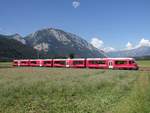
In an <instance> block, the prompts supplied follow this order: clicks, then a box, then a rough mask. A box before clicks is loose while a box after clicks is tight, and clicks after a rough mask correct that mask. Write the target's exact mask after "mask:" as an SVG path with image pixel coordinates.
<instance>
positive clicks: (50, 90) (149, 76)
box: [0, 63, 150, 113]
mask: <svg viewBox="0 0 150 113" xmlns="http://www.w3.org/2000/svg"><path fill="white" fill-rule="evenodd" d="M1 65H3V67H5V68H2V66H1V68H0V87H1V88H0V113H149V112H150V107H149V106H150V72H148V71H140V70H139V71H127V70H99V69H65V68H38V67H17V68H11V67H9V64H6V63H3V64H1ZM143 65H144V64H143Z"/></svg>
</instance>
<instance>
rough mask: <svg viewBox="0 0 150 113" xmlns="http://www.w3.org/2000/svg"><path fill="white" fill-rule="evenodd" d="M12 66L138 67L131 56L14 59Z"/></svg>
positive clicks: (134, 68)
mask: <svg viewBox="0 0 150 113" xmlns="http://www.w3.org/2000/svg"><path fill="white" fill-rule="evenodd" d="M13 66H33V67H35V66H36V67H66V68H97V69H133V70H138V68H139V67H138V65H137V63H136V62H135V60H134V59H133V58H86V59H85V58H78V59H24V60H14V61H13Z"/></svg>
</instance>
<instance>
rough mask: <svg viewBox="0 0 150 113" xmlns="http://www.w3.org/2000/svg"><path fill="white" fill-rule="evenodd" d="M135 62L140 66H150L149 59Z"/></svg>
mask: <svg viewBox="0 0 150 113" xmlns="http://www.w3.org/2000/svg"><path fill="white" fill-rule="evenodd" d="M137 63H138V64H139V66H141V67H150V60H139V61H137Z"/></svg>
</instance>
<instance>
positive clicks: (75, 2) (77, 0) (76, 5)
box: [72, 0, 80, 8]
mask: <svg viewBox="0 0 150 113" xmlns="http://www.w3.org/2000/svg"><path fill="white" fill-rule="evenodd" d="M72 6H73V7H74V8H77V7H79V6H80V1H79V0H75V1H73V2H72Z"/></svg>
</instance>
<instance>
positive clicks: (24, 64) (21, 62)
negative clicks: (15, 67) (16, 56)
mask: <svg viewBox="0 0 150 113" xmlns="http://www.w3.org/2000/svg"><path fill="white" fill-rule="evenodd" d="M19 61H20V66H29V63H30V60H28V59H24V60H19Z"/></svg>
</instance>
